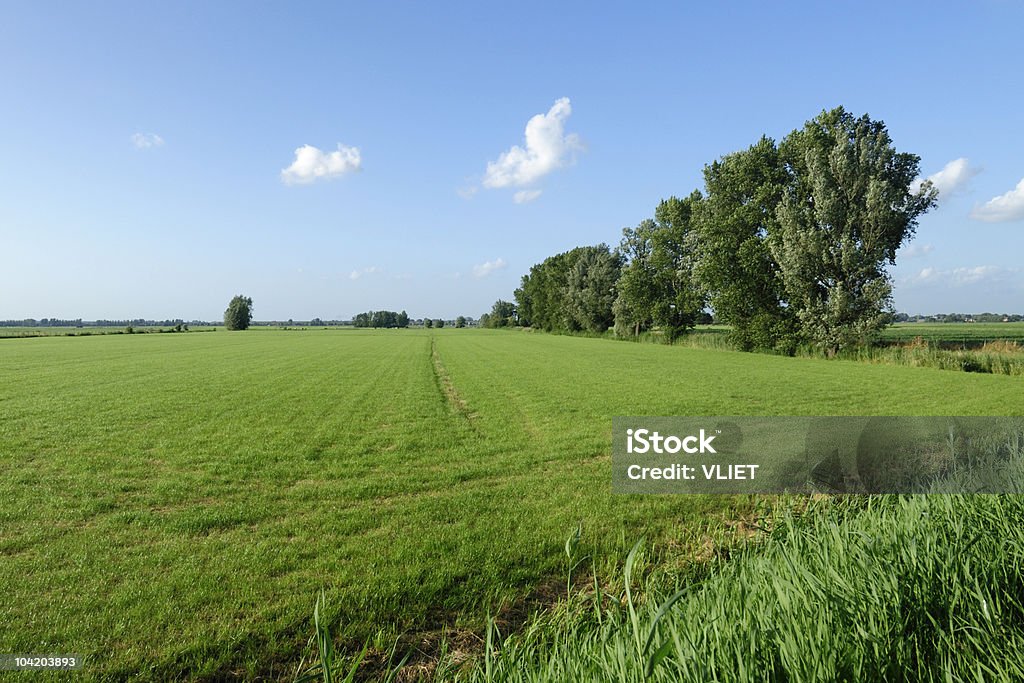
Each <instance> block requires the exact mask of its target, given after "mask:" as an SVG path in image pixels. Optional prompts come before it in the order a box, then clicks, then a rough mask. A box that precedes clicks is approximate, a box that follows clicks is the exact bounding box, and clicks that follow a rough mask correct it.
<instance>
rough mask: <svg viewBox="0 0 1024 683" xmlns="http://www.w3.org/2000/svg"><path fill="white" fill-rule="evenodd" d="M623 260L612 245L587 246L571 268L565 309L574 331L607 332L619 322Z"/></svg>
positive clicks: (580, 252) (565, 296)
mask: <svg viewBox="0 0 1024 683" xmlns="http://www.w3.org/2000/svg"><path fill="white" fill-rule="evenodd" d="M621 269H622V258H621V257H620V256H619V254H618V253H617V252H612V251H611V250H610V249H609V248H608V245H606V244H601V245H598V246H596V247H583V248H582V249H581V250H579V253H578V254H577V256H576V259H575V262H574V263H573V265H572V268H570V269H569V276H568V281H567V283H566V288H565V295H564V298H563V306H564V308H565V310H566V316H565V317H566V318H567V322H568V326H569V327H570V328H571V329H581V330H587V331H589V332H604V331H605V330H607V329H608V328H609V327H611V326H612V324H613V323H614V322H615V315H614V313H613V312H612V304H613V303H615V283H616V282H617V281H618V279H619V273H620V271H621Z"/></svg>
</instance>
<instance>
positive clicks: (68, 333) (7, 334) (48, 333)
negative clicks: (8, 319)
mask: <svg viewBox="0 0 1024 683" xmlns="http://www.w3.org/2000/svg"><path fill="white" fill-rule="evenodd" d="M126 328H127V325H125V326H121V327H115V326H113V325H106V326H103V327H96V326H92V327H0V339H10V338H12V337H15V338H17V337H90V336H93V335H100V334H124V333H125V329H126ZM172 329H174V327H173V326H168V325H142V326H139V327H135V328H133V330H134V331H135V332H137V333H138V334H143V333H154V332H169V331H170V330H172ZM214 329H216V328H215V327H210V326H205V325H202V326H201V325H196V326H190V327H189V330H190V331H192V332H209V331H211V330H214Z"/></svg>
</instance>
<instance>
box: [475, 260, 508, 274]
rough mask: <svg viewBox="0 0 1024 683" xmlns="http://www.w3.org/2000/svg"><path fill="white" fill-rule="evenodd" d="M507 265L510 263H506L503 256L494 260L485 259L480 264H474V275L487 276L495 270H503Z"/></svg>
mask: <svg viewBox="0 0 1024 683" xmlns="http://www.w3.org/2000/svg"><path fill="white" fill-rule="evenodd" d="M507 266H508V264H507V263H505V259H503V258H496V259H494V260H493V261H485V262H483V263H481V264H480V265H478V266H473V277H475V278H482V277H487V276H488V275H490V274H491V273H493V272H494V271H496V270H501V269H502V268H505V267H507Z"/></svg>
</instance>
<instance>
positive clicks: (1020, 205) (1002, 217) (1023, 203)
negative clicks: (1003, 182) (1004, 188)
mask: <svg viewBox="0 0 1024 683" xmlns="http://www.w3.org/2000/svg"><path fill="white" fill-rule="evenodd" d="M971 218H974V219H976V220H979V221H985V222H986V223H1003V222H1006V221H1017V220H1020V219H1022V218H1024V179H1022V180H1021V181H1020V182H1019V183H1017V187H1015V188H1013V189H1012V190H1010V191H1009V192H1007V193H1006V194H1001V195H999V196H998V197H993V198H992V199H990V200H988V201H987V202H985V203H984V204H982V205H981V206H976V207H974V211H972V212H971Z"/></svg>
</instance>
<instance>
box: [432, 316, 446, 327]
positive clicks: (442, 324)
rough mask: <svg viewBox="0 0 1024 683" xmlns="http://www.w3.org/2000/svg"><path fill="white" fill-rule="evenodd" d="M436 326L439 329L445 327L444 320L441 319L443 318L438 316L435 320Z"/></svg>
mask: <svg viewBox="0 0 1024 683" xmlns="http://www.w3.org/2000/svg"><path fill="white" fill-rule="evenodd" d="M434 327H436V328H437V329H441V328H442V327H444V320H443V319H441V318H438V319H437V320H435V321H434Z"/></svg>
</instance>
